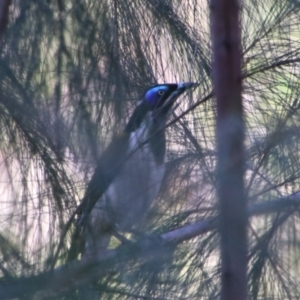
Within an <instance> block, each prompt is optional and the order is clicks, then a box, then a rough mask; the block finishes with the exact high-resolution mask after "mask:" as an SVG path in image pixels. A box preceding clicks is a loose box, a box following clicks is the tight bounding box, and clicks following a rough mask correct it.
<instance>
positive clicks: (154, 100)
mask: <svg viewBox="0 0 300 300" xmlns="http://www.w3.org/2000/svg"><path fill="white" fill-rule="evenodd" d="M167 90H168V87H167V86H163V85H159V86H155V87H153V88H151V89H149V90H148V91H147V92H146V94H145V99H146V101H147V102H148V103H149V104H150V105H151V106H156V105H157V104H158V101H159V100H160V98H161V96H162V95H159V91H163V92H166V91H167Z"/></svg>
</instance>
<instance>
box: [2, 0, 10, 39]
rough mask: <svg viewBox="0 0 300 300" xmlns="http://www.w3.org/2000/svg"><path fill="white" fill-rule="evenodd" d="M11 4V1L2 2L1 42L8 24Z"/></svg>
mask: <svg viewBox="0 0 300 300" xmlns="http://www.w3.org/2000/svg"><path fill="white" fill-rule="evenodd" d="M10 4H11V0H2V1H1V2H0V40H2V36H3V34H4V31H5V30H6V27H7V24H8V11H9V6H10Z"/></svg>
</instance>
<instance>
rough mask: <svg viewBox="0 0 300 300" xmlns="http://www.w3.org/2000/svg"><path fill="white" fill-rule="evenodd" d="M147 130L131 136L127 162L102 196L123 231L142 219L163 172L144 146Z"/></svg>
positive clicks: (160, 165)
mask: <svg viewBox="0 0 300 300" xmlns="http://www.w3.org/2000/svg"><path fill="white" fill-rule="evenodd" d="M143 130H144V131H143ZM146 130H147V129H146V127H144V128H141V131H139V132H135V133H132V134H131V136H130V141H129V146H128V151H127V158H126V162H125V163H124V165H123V167H122V169H121V172H120V174H118V176H117V177H116V178H115V179H114V181H113V182H112V184H111V185H110V187H109V188H108V190H107V191H106V193H105V194H104V195H103V196H104V202H105V203H107V206H108V207H109V209H110V212H111V217H112V218H113V222H114V223H115V224H117V225H118V227H119V228H120V229H122V230H129V229H131V228H132V226H133V225H135V224H136V223H138V222H139V221H141V220H142V219H143V217H144V216H145V214H146V213H147V211H148V210H149V208H150V206H151V204H152V202H153V201H154V200H155V198H156V197H157V195H158V192H159V189H160V186H161V182H162V180H163V176H164V172H165V166H164V163H158V162H157V160H156V159H155V157H154V155H153V151H152V150H151V148H150V147H149V144H148V143H147V142H146V143H145V141H146V140H145V136H147V132H146Z"/></svg>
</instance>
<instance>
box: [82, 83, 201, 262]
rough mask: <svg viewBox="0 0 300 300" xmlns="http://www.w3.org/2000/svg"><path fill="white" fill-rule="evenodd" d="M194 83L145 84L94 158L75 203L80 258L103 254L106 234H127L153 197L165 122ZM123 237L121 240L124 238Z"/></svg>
mask: <svg viewBox="0 0 300 300" xmlns="http://www.w3.org/2000/svg"><path fill="white" fill-rule="evenodd" d="M197 85H198V84H197V83H194V82H181V83H163V84H156V85H154V86H151V87H150V88H148V89H147V90H146V91H145V92H144V93H143V95H142V97H141V98H140V99H139V101H138V103H137V105H136V108H135V109H134V111H133V113H132V115H131V117H130V118H129V120H128V122H127V124H126V126H125V128H124V130H123V131H122V132H121V133H120V134H119V135H117V136H116V137H114V138H113V139H112V141H111V143H110V145H109V146H108V147H107V149H106V150H105V151H104V152H103V153H102V155H101V156H100V158H99V159H98V161H97V166H96V168H95V171H94V174H93V176H92V178H91V180H90V182H89V184H88V186H87V189H86V191H85V194H84V197H83V199H82V203H81V205H80V211H81V214H80V218H79V223H80V226H81V227H82V228H84V235H85V243H84V244H85V245H84V249H83V257H89V256H91V255H94V254H99V253H103V251H105V250H107V248H108V246H109V243H110V240H111V237H112V236H115V237H117V238H118V239H120V240H121V241H124V239H125V238H123V236H122V235H120V234H119V232H132V230H133V229H134V228H136V227H137V226H138V224H140V223H141V222H142V221H143V219H144V218H145V216H146V214H147V212H148V211H149V209H150V207H151V205H152V203H153V201H154V200H155V199H156V197H157V195H158V192H159V190H160V187H161V183H162V180H163V177H164V173H165V153H166V133H165V131H166V130H165V129H166V121H167V116H168V113H169V111H170V110H171V108H172V106H173V104H174V103H175V101H176V100H177V99H178V97H179V96H180V95H182V94H183V93H184V92H186V91H187V90H190V89H191V88H193V87H195V86H197ZM125 240H126V239H125Z"/></svg>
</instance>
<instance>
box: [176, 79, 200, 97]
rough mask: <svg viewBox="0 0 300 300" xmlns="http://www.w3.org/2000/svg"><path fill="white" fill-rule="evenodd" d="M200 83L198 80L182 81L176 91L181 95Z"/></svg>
mask: <svg viewBox="0 0 300 300" xmlns="http://www.w3.org/2000/svg"><path fill="white" fill-rule="evenodd" d="M198 85H199V83H197V82H180V83H178V87H177V90H176V91H175V92H177V95H178V96H179V95H180V94H182V93H183V92H185V91H187V90H189V89H191V88H193V87H197V86H198Z"/></svg>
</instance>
